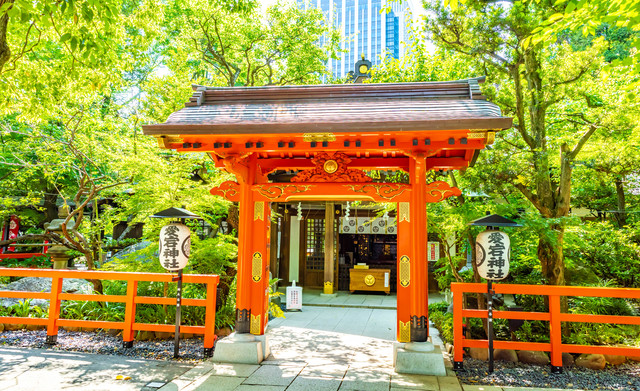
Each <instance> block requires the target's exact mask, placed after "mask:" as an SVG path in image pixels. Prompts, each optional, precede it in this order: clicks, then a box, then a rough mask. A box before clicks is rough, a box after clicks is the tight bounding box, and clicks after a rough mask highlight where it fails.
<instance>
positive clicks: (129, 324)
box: [122, 280, 138, 348]
mask: <svg viewBox="0 0 640 391" xmlns="http://www.w3.org/2000/svg"><path fill="white" fill-rule="evenodd" d="M137 293H138V281H134V280H129V281H127V301H126V307H125V310H124V329H123V330H122V341H123V342H122V346H124V347H125V348H131V347H133V322H135V320H136V302H135V299H136V294H137Z"/></svg>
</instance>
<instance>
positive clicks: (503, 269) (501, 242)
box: [476, 230, 511, 280]
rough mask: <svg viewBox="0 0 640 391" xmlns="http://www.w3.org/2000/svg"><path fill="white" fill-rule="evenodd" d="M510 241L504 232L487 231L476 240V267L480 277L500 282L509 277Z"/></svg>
mask: <svg viewBox="0 0 640 391" xmlns="http://www.w3.org/2000/svg"><path fill="white" fill-rule="evenodd" d="M510 259H511V241H510V240H509V236H508V235H507V234H505V233H504V232H500V231H496V230H489V231H484V232H481V233H480V234H479V235H478V237H477V238H476V265H477V266H478V273H479V274H480V277H482V278H484V279H487V280H502V279H504V278H506V277H507V276H508V275H509V261H510Z"/></svg>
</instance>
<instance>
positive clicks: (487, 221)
mask: <svg viewBox="0 0 640 391" xmlns="http://www.w3.org/2000/svg"><path fill="white" fill-rule="evenodd" d="M469 225H480V226H485V227H522V224H518V223H516V222H515V221H512V220H509V219H508V218H506V217H502V216H500V215H496V214H493V215H489V216H485V217H481V218H479V219H476V220H473V221H472V222H470V223H469Z"/></svg>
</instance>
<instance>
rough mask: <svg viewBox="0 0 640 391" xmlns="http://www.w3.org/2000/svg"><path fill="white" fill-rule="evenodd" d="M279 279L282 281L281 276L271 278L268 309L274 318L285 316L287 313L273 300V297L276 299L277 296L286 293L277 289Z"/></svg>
mask: <svg viewBox="0 0 640 391" xmlns="http://www.w3.org/2000/svg"><path fill="white" fill-rule="evenodd" d="M278 281H280V279H279V278H272V279H271V280H269V308H267V311H268V312H269V315H270V316H272V317H274V318H284V317H285V315H284V311H282V308H280V306H279V305H278V304H276V303H274V302H273V299H275V298H276V297H280V296H283V295H284V293H282V292H278V290H277V286H278Z"/></svg>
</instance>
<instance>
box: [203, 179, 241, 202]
mask: <svg viewBox="0 0 640 391" xmlns="http://www.w3.org/2000/svg"><path fill="white" fill-rule="evenodd" d="M239 190H240V185H239V184H238V182H233V181H226V182H222V183H221V184H220V186H217V187H214V188H213V189H211V190H210V191H209V192H210V193H211V194H213V195H217V196H220V197H223V198H224V199H226V200H228V201H235V202H237V201H240V191H239Z"/></svg>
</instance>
